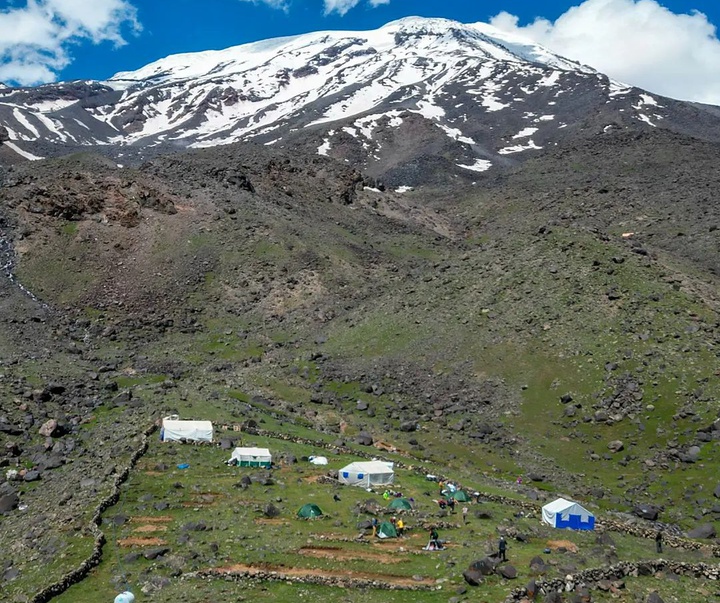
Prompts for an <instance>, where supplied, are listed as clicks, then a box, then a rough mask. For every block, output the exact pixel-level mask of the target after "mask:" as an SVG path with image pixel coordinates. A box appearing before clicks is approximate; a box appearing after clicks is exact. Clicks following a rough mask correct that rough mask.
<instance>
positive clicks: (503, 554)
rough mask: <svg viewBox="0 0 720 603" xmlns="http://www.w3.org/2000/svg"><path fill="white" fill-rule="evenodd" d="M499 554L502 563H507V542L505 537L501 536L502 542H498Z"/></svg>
mask: <svg viewBox="0 0 720 603" xmlns="http://www.w3.org/2000/svg"><path fill="white" fill-rule="evenodd" d="M498 552H499V557H500V561H507V555H506V552H507V542H506V541H505V536H500V541H499V542H498Z"/></svg>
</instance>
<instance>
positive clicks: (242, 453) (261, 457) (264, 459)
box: [230, 447, 272, 467]
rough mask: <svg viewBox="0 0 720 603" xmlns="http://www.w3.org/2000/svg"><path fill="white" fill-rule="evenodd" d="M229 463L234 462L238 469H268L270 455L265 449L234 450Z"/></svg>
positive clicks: (270, 463)
mask: <svg viewBox="0 0 720 603" xmlns="http://www.w3.org/2000/svg"><path fill="white" fill-rule="evenodd" d="M230 461H235V464H236V465H238V466H239V467H270V466H271V465H272V455H271V454H270V451H269V450H268V449H267V448H249V447H246V448H236V449H235V450H233V453H232V456H231V457H230Z"/></svg>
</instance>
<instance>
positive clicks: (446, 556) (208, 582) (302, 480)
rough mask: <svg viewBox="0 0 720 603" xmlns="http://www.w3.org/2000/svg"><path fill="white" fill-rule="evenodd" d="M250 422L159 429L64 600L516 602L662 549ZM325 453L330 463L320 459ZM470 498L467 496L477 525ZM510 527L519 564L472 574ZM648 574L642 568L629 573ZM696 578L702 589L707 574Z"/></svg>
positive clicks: (477, 485)
mask: <svg viewBox="0 0 720 603" xmlns="http://www.w3.org/2000/svg"><path fill="white" fill-rule="evenodd" d="M266 426H267V427H276V425H274V424H272V423H271V422H268V424H266ZM253 431H257V430H250V432H234V431H228V432H218V431H216V434H215V435H216V438H215V439H216V440H217V441H216V443H215V444H207V443H205V444H199V445H197V444H190V443H181V442H161V441H160V439H159V434H158V433H157V432H156V433H154V434H152V435H151V436H150V438H149V444H148V450H147V452H146V453H145V454H144V455H143V456H142V458H140V459H139V461H138V463H137V465H136V467H135V469H134V471H133V472H132V473H131V475H130V476H129V479H128V481H127V482H126V483H125V484H124V485H123V487H122V489H121V490H122V492H121V498H120V501H119V502H118V504H116V505H115V506H113V507H111V508H109V509H107V510H106V511H105V513H104V515H103V519H102V526H101V527H102V529H103V530H104V532H105V534H106V536H107V540H108V542H107V544H106V545H105V552H104V555H103V560H102V562H101V563H100V565H99V567H98V568H97V569H95V570H93V571H92V572H91V574H90V575H89V576H88V577H87V578H86V579H85V580H83V581H81V582H80V583H79V584H77V585H75V586H73V587H71V588H70V589H69V590H68V591H67V592H65V593H64V594H62V595H60V596H59V597H57V601H59V602H60V603H71V602H74V601H84V602H87V603H96V602H97V603H100V602H105V601H109V600H112V599H113V597H114V596H115V595H116V594H117V593H118V592H121V590H123V589H125V588H129V589H132V590H134V591H135V593H136V596H137V600H138V601H145V600H152V601H168V602H171V601H173V602H175V601H185V600H187V601H189V600H193V601H196V600H200V599H198V596H199V595H198V593H204V596H205V597H206V598H205V599H204V600H207V601H220V600H252V601H279V600H290V599H297V598H307V599H310V600H316V599H319V598H322V600H324V601H327V602H329V603H334V602H337V603H340V602H347V601H353V602H354V601H358V602H360V601H374V600H376V598H377V593H379V592H383V593H385V594H384V595H383V597H384V599H383V600H391V601H397V602H399V603H403V602H408V603H409V602H410V601H428V602H430V601H437V602H441V601H442V602H445V601H447V600H448V599H450V598H451V597H453V596H457V595H458V594H461V595H462V594H463V593H464V594H466V596H471V597H472V600H477V601H486V602H488V603H490V602H500V601H504V600H506V597H507V596H508V594H509V593H510V592H512V591H513V589H516V588H521V587H523V586H524V585H525V584H527V583H529V582H530V581H531V580H534V579H538V580H540V579H543V578H547V579H551V578H557V577H563V578H564V577H565V576H566V575H567V574H568V573H572V572H575V571H579V570H581V569H583V568H590V567H602V566H604V565H607V564H608V563H612V562H617V561H619V560H622V559H624V558H633V559H642V558H647V559H651V558H653V557H654V556H653V544H652V541H651V540H648V539H645V538H637V537H633V536H630V535H626V534H623V533H619V532H611V533H607V534H606V535H605V536H600V535H599V534H597V533H596V532H595V531H593V530H571V529H556V528H553V527H551V526H550V525H548V524H547V523H543V522H542V521H541V518H542V514H541V511H540V507H539V506H538V507H537V511H536V512H530V511H524V512H523V511H520V509H522V508H523V507H525V508H530V507H531V506H532V504H531V503H530V502H529V499H528V497H527V493H528V489H527V488H526V489H523V488H519V489H518V491H517V492H515V493H514V494H513V496H514V497H515V499H514V500H510V501H509V503H510V504H508V503H503V502H497V501H494V500H493V498H494V496H495V495H499V494H500V493H501V492H502V493H503V495H507V494H508V491H507V489H501V488H499V487H497V486H496V485H495V484H494V482H493V480H492V479H491V478H489V477H488V476H481V477H480V478H476V479H474V480H473V479H472V476H470V475H458V481H460V480H461V481H462V483H463V486H465V487H464V488H463V489H462V490H461V489H460V488H458V492H460V491H463V492H465V491H470V492H474V491H475V489H477V491H480V492H481V495H480V496H479V499H480V502H477V500H476V498H471V501H470V502H460V503H458V505H457V506H456V510H455V513H450V512H449V511H448V510H447V509H445V510H440V509H438V506H437V504H436V503H435V502H434V500H435V499H437V497H438V496H439V494H440V493H439V484H438V483H437V481H435V480H429V479H428V477H427V475H426V473H427V469H433V470H434V471H435V472H437V473H440V472H441V469H442V468H441V467H438V466H432V467H428V466H424V465H417V464H413V463H411V462H410V461H412V459H409V458H408V457H407V456H404V455H403V454H401V453H397V454H392V453H384V454H383V455H382V457H383V458H384V459H385V460H386V461H387V462H392V463H393V480H392V483H391V484H390V485H389V486H386V485H379V486H378V487H375V488H373V489H368V488H365V487H363V486H362V485H361V486H358V485H350V484H343V483H341V482H340V481H339V480H338V479H336V478H334V477H332V475H336V476H340V475H341V474H342V469H343V468H346V467H347V466H348V465H351V464H352V463H362V462H366V459H367V456H368V455H369V453H371V452H372V451H368V450H367V449H362V448H361V447H353V446H348V447H344V448H342V449H339V448H336V447H334V446H333V444H332V443H330V442H328V441H325V440H322V439H318V440H315V443H314V444H313V443H310V441H309V440H310V439H309V438H308V437H304V436H309V435H311V434H310V432H306V431H304V430H302V429H300V428H298V427H297V426H293V427H292V432H293V435H292V436H288V435H285V434H276V436H275V437H274V436H271V435H257V434H255V433H253ZM313 435H315V437H317V434H313ZM230 444H233V445H237V447H242V448H250V449H267V450H268V451H270V452H271V453H272V459H273V460H272V463H273V464H272V469H267V468H266V467H257V466H255V467H253V466H240V464H237V465H236V464H228V458H229V457H230V454H231V453H233V452H234V448H233V447H232V446H229V445H230ZM353 448H354V449H353ZM320 454H322V455H323V456H325V457H327V459H328V465H314V464H313V463H312V462H310V460H309V457H311V456H317V455H320ZM385 466H386V467H387V465H385ZM333 472H334V473H333ZM386 490H388V492H392V496H390V498H389V500H388V498H387V497H385V496H383V495H384V493H385V491H386ZM459 498H462V496H459ZM409 501H412V502H409ZM515 503H517V506H515ZM463 505H468V506H469V521H468V524H467V525H463V523H462V518H461V512H460V509H461V508H462V506H463ZM407 507H411V509H408V508H407ZM312 509H319V510H320V511H321V513H322V514H321V515H318V514H317V513H316V512H314V511H312ZM398 516H399V517H402V519H403V521H404V523H405V526H406V529H405V535H404V536H403V537H402V538H396V537H388V538H380V537H375V538H373V537H372V530H371V529H369V528H367V527H366V528H360V527H358V526H360V525H363V522H364V524H365V525H369V521H368V520H371V519H372V518H373V517H376V518H377V519H378V520H379V522H389V521H390V519H391V518H392V517H398ZM431 527H435V528H436V529H437V530H438V532H439V536H440V539H441V540H442V541H444V548H443V550H440V551H426V550H424V548H425V546H426V544H427V540H428V531H429V529H430V528H431ZM378 531H380V530H378ZM500 534H504V535H505V537H506V539H507V541H508V552H507V553H508V565H511V566H512V567H513V568H515V572H512V571H507V572H504V574H505V575H503V573H502V572H500V571H493V572H490V573H489V575H486V576H483V577H482V578H481V583H480V585H479V586H471V585H470V583H469V582H468V580H466V579H465V577H464V573H465V570H467V569H468V568H469V567H470V566H471V565H472V564H477V563H478V562H479V560H482V559H483V558H485V557H486V556H487V555H488V554H492V553H495V552H496V550H497V543H498V537H499V535H500ZM664 558H666V559H668V560H678V561H680V560H682V561H700V560H702V559H705V558H706V554H705V553H703V552H701V551H698V552H688V551H680V550H673V549H670V548H669V549H668V552H667V554H666V555H664ZM505 565H506V564H501V566H505ZM501 566H499V567H498V568H497V569H498V570H500V569H502V568H501ZM513 576H515V577H513ZM648 580H650V577H648V576H639V577H628V578H625V579H624V581H623V582H630V581H633V582H635V583H636V584H637V583H639V584H641V585H642V584H643V581H648ZM649 584H650V583H649V582H648V585H649ZM140 585H142V586H140ZM692 585H693V588H697V587H698V582H697V581H694V582H693V583H692ZM685 587H687V583H686V579H685V578H684V577H682V576H678V578H677V583H676V585H674V586H673V588H685ZM188 589H191V590H192V592H193V595H192V598H189V597H188V595H187V592H188ZM473 589H474V590H473ZM612 591H613V592H612V593H610V592H608V593H604V594H605V595H607V598H602V597H603V593H594V594H593V599H592V600H593V601H605V600H607V601H610V600H621V601H623V600H627V601H630V600H631V599H628V598H624V595H623V593H624V592H625V591H624V590H623V589H616V588H614V587H613V589H612ZM611 595H612V596H611ZM461 600H462V599H461Z"/></svg>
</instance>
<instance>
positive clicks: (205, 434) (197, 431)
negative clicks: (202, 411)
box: [160, 415, 213, 442]
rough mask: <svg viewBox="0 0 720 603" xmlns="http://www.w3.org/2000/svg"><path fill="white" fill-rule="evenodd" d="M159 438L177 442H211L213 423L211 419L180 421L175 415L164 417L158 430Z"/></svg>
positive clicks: (164, 440)
mask: <svg viewBox="0 0 720 603" xmlns="http://www.w3.org/2000/svg"><path fill="white" fill-rule="evenodd" d="M160 440H161V441H163V442H177V441H180V440H188V441H192V442H212V441H213V424H212V422H211V421H181V420H180V419H179V418H178V416H177V415H172V416H170V417H165V418H164V419H163V422H162V429H161V430H160Z"/></svg>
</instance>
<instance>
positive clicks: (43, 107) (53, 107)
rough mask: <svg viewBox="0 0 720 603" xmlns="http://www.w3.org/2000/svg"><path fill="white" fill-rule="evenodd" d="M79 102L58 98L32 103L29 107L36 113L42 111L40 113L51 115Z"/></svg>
mask: <svg viewBox="0 0 720 603" xmlns="http://www.w3.org/2000/svg"><path fill="white" fill-rule="evenodd" d="M77 102H78V101H77V100H65V99H60V98H57V99H54V100H44V101H36V102H31V103H28V106H29V107H32V109H33V110H35V111H40V113H51V112H53V111H59V110H60V109H64V108H65V107H69V106H70V105H74V104H75V103H77Z"/></svg>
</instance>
